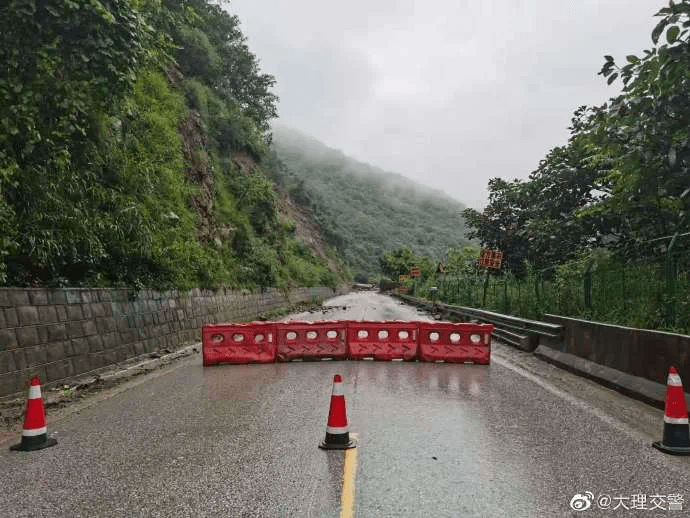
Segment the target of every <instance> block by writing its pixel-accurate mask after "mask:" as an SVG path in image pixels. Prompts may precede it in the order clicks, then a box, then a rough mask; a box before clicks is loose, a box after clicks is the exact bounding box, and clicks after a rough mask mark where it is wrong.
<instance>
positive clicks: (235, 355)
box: [201, 322, 276, 365]
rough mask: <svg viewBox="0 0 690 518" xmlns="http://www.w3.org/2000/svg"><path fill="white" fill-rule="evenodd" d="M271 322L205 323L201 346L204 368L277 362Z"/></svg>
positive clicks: (274, 328) (274, 331) (274, 330)
mask: <svg viewBox="0 0 690 518" xmlns="http://www.w3.org/2000/svg"><path fill="white" fill-rule="evenodd" d="M275 336H276V325H275V323H273V322H247V323H243V324H204V325H203V326H202V328H201V344H202V349H203V354H204V365H217V364H219V363H272V362H274V361H275V359H276V339H275Z"/></svg>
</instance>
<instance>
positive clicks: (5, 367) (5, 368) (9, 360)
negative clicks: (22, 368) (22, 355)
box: [0, 351, 18, 374]
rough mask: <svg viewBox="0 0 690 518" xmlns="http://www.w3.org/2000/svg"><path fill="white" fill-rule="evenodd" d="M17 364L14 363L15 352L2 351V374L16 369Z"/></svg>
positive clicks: (0, 358)
mask: <svg viewBox="0 0 690 518" xmlns="http://www.w3.org/2000/svg"><path fill="white" fill-rule="evenodd" d="M16 370H18V369H17V365H16V364H15V363H14V353H13V352H12V351H2V352H0V374H4V373H5V372H12V371H16Z"/></svg>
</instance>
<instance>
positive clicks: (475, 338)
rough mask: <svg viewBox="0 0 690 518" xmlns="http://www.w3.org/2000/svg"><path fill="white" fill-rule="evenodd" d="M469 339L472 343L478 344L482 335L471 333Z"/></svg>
mask: <svg viewBox="0 0 690 518" xmlns="http://www.w3.org/2000/svg"><path fill="white" fill-rule="evenodd" d="M470 341H471V342H472V343H473V344H478V343H479V342H481V341H482V337H481V336H479V335H478V334H473V335H470Z"/></svg>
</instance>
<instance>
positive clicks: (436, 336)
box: [429, 331, 439, 342]
mask: <svg viewBox="0 0 690 518" xmlns="http://www.w3.org/2000/svg"><path fill="white" fill-rule="evenodd" d="M438 339H439V334H438V333H437V332H436V331H434V332H433V333H429V340H431V341H432V342H438Z"/></svg>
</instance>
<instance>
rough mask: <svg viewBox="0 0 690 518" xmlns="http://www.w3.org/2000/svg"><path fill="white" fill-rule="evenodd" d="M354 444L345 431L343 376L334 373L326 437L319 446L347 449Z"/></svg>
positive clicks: (325, 448) (328, 448)
mask: <svg viewBox="0 0 690 518" xmlns="http://www.w3.org/2000/svg"><path fill="white" fill-rule="evenodd" d="M356 446H357V441H355V440H354V439H351V438H350V433H349V432H348V431H347V412H346V410H345V394H343V377H342V376H341V375H340V374H336V375H335V376H334V377H333V393H332V394H331V408H330V410H329V412H328V424H327V426H326V438H325V439H324V440H323V442H322V443H321V444H319V448H321V449H324V450H348V449H350V448H355V447H356Z"/></svg>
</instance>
